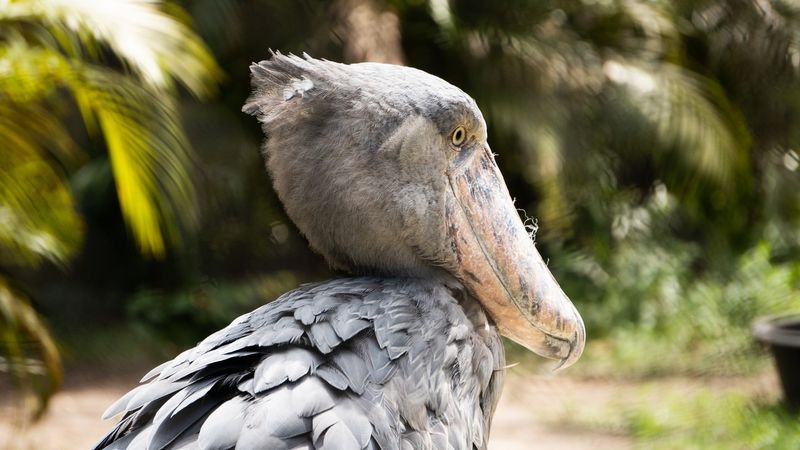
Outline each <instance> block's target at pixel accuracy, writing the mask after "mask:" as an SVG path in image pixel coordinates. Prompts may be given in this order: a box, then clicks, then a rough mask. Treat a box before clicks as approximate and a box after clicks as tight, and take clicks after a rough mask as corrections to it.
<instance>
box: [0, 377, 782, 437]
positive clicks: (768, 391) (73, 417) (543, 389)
mask: <svg viewBox="0 0 800 450" xmlns="http://www.w3.org/2000/svg"><path fill="white" fill-rule="evenodd" d="M145 372H146V369H144V368H142V369H131V370H128V371H125V372H121V373H115V374H107V373H96V372H86V371H77V372H76V371H72V372H68V373H67V378H66V383H65V387H64V389H63V390H62V391H61V392H60V393H58V394H57V395H56V396H55V397H54V399H53V400H52V403H51V407H50V409H49V411H48V413H47V414H46V416H45V417H44V418H43V419H42V420H41V421H40V422H38V423H37V424H35V425H32V426H20V424H19V423H17V422H16V421H15V420H14V416H13V415H12V409H11V407H10V405H9V403H8V402H7V401H5V402H3V400H2V399H0V449H6V450H33V449H49V450H61V449H64V450H66V449H80V448H89V447H90V446H91V445H92V444H93V443H94V442H95V441H96V440H98V439H99V438H100V437H101V436H102V435H103V433H104V432H105V431H107V430H108V429H109V428H110V426H111V423H110V422H103V421H101V420H100V415H101V414H102V412H103V411H104V410H105V409H106V407H108V406H109V405H110V404H111V403H112V402H114V401H115V400H116V399H117V398H119V397H120V396H121V395H122V394H124V393H125V392H127V390H128V389H130V388H131V387H132V386H134V385H135V383H136V382H137V381H138V379H139V378H140V377H141V375H142V374H143V373H145ZM709 388H711V389H712V390H714V391H719V392H725V391H729V390H736V391H738V392H742V391H745V392H753V393H757V394H759V395H777V394H776V393H777V390H778V387H777V380H776V379H775V377H774V375H772V374H771V373H768V374H765V375H762V376H759V377H751V378H746V379H730V378H725V379H687V378H669V379H661V380H658V381H650V382H613V381H608V380H577V379H574V378H570V377H569V375H567V374H557V375H552V374H530V373H529V372H528V371H526V370H525V369H522V368H513V369H511V371H510V374H509V377H508V380H507V382H506V386H505V389H504V391H503V396H502V398H501V401H500V405H499V406H498V408H497V413H496V415H495V418H494V424H493V427H492V435H491V441H490V446H489V448H491V449H501V450H522V449H525V450H528V449H534V450H536V449H540V450H560V449H569V450H582V449H592V450H606V449H609V450H610V449H615V450H618V449H626V448H631V447H632V445H633V442H632V441H631V439H630V438H629V437H627V436H625V435H624V434H623V433H622V432H621V431H616V432H614V431H613V430H608V431H602V430H601V431H595V430H591V431H587V429H581V428H579V427H575V426H569V425H565V424H567V423H570V420H567V419H568V418H569V417H570V416H571V415H573V414H575V413H576V412H578V411H579V412H580V414H581V415H589V416H591V415H592V414H603V413H604V411H608V408H610V407H612V406H613V407H619V406H620V405H621V404H623V405H624V404H626V403H627V404H631V405H632V404H636V403H639V404H641V402H659V401H661V399H663V398H666V397H671V398H674V397H675V396H680V395H686V394H691V393H693V392H697V391H699V390H701V389H709Z"/></svg>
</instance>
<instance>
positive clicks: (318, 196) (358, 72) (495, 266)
mask: <svg viewBox="0 0 800 450" xmlns="http://www.w3.org/2000/svg"><path fill="white" fill-rule="evenodd" d="M251 71H252V79H253V87H254V93H253V95H252V96H251V97H250V99H249V100H248V102H247V103H246V105H245V106H244V111H245V112H248V113H250V114H254V115H256V116H257V117H258V119H259V121H260V122H261V123H262V126H263V128H264V132H265V133H266V135H267V141H266V145H265V155H266V161H267V168H268V170H269V172H270V174H271V176H272V180H273V183H274V186H275V190H276V192H277V193H278V196H279V198H280V199H281V201H282V202H283V204H284V206H285V208H286V212H287V213H288V215H289V217H290V218H291V219H292V220H293V221H294V222H295V224H296V225H297V227H298V228H299V229H300V231H301V232H302V233H303V234H304V235H305V236H306V237H307V238H308V240H309V243H310V244H311V246H312V247H313V248H314V249H315V250H317V251H318V252H320V253H321V254H322V255H323V256H324V257H325V258H326V259H327V261H328V262H329V263H330V264H331V265H332V266H333V267H335V268H337V269H340V270H345V271H349V272H352V273H359V274H383V275H386V274H392V275H402V276H425V275H432V274H442V273H446V274H449V276H452V277H454V278H455V279H457V280H458V281H459V282H460V283H461V284H463V285H464V287H465V288H466V289H467V291H468V292H469V293H470V295H472V296H473V297H475V298H476V299H477V300H478V301H479V302H480V303H481V304H482V305H483V307H484V308H485V309H486V311H487V312H488V313H489V315H490V316H491V318H492V319H493V320H494V321H495V323H496V324H497V326H498V328H499V329H500V331H501V333H502V334H504V335H505V336H507V337H509V338H511V339H513V340H514V341H516V342H518V343H520V344H522V345H523V346H525V347H527V348H528V349H530V350H532V351H534V352H536V353H538V354H540V355H542V356H545V357H548V358H554V359H559V360H561V361H562V364H561V365H562V367H566V366H568V365H570V364H572V363H573V362H575V361H576V360H577V359H578V357H579V356H580V354H581V352H582V350H583V345H584V337H585V332H584V326H583V321H582V320H581V317H580V315H579V314H578V312H577V311H576V309H575V307H574V306H573V305H572V303H571V302H570V300H569V298H567V296H566V295H565V294H564V292H563V291H562V290H561V288H560V287H559V285H558V283H557V282H556V281H555V279H554V278H553V275H552V274H551V273H550V271H549V270H548V268H547V266H546V265H545V263H544V261H543V260H542V257H541V256H540V255H539V252H538V251H537V250H536V248H535V247H534V244H533V241H532V239H531V237H530V236H529V235H528V233H527V231H526V229H525V226H524V225H523V222H522V221H521V220H520V217H519V214H518V212H517V209H516V208H515V207H514V202H513V201H512V199H511V196H510V195H509V193H508V189H507V188H506V185H505V182H504V180H503V176H502V175H501V174H500V171H499V170H498V168H497V164H496V163H495V160H494V155H493V154H492V152H491V150H490V148H489V144H488V143H487V142H486V123H485V122H484V120H483V116H482V115H481V112H480V110H479V109H478V107H477V105H476V104H475V102H474V100H472V98H470V97H469V96H468V95H467V94H465V93H464V92H462V91H461V90H460V89H458V88H456V87H454V86H452V85H450V84H449V83H447V82H445V81H443V80H441V79H439V78H437V77H434V76H432V75H429V74H427V73H425V72H422V71H419V70H416V69H412V68H408V67H401V66H393V65H386V64H375V63H362V64H352V65H345V64H339V63H334V62H330V61H321V60H316V59H312V58H309V57H306V58H300V57H296V56H285V55H281V54H276V55H273V56H272V58H271V59H270V60H268V61H262V62H261V63H258V64H253V65H252V66H251Z"/></svg>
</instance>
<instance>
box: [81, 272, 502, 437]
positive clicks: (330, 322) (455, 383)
mask: <svg viewBox="0 0 800 450" xmlns="http://www.w3.org/2000/svg"><path fill="white" fill-rule="evenodd" d="M473 302H474V301H473V300H471V299H469V298H468V297H466V296H465V293H464V292H463V290H462V289H461V288H460V287H459V286H458V285H453V284H451V283H447V282H444V281H440V280H420V279H377V278H349V279H339V280H334V281H329V282H325V283H320V284H313V285H306V286H303V287H301V288H299V289H297V290H294V291H291V292H289V293H287V294H284V295H283V296H282V297H280V298H279V299H278V300H276V301H274V302H272V303H270V304H268V305H265V306H263V307H261V308H259V309H257V310H255V311H253V312H251V313H249V314H246V315H244V316H242V317H240V318H238V319H236V320H235V321H234V322H233V323H232V324H231V325H229V326H228V327H227V328H224V329H223V330H220V331H219V332H217V333H215V334H213V335H211V336H209V337H208V338H207V339H205V340H204V341H203V342H201V343H200V344H199V345H198V346H197V347H195V348H194V349H192V350H189V351H187V352H184V353H182V354H181V355H179V356H178V357H177V358H175V359H174V360H172V361H171V362H169V363H168V364H166V365H163V366H161V367H160V368H159V370H158V371H157V372H155V373H152V372H151V373H150V374H148V376H147V377H146V378H148V379H149V382H148V383H147V384H144V385H142V386H140V387H139V388H137V389H135V390H134V391H132V393H131V394H128V395H126V396H125V397H123V398H121V399H120V400H119V401H118V402H117V403H115V404H114V405H112V406H111V407H110V408H109V409H108V411H107V412H106V414H105V415H104V416H105V417H109V416H113V415H116V414H118V413H124V415H123V419H122V420H121V422H120V423H119V425H118V426H117V428H115V429H114V430H113V431H111V433H109V435H108V436H107V437H106V438H105V439H103V440H102V441H101V442H99V443H98V444H97V446H96V448H132V449H152V450H155V449H162V448H176V447H175V446H176V444H178V443H180V445H182V446H188V447H187V448H200V449H229V448H236V449H300V448H308V449H315V448H324V449H367V448H375V449H378V448H381V449H404V448H409V449H426V448H428V449H432V448H436V449H473V448H477V449H482V448H486V444H487V439H488V432H489V426H490V424H491V416H492V413H493V412H494V407H495V405H496V403H497V399H498V395H499V392H500V387H501V385H502V380H503V371H502V368H503V365H504V360H503V351H502V344H501V342H500V338H499V335H498V334H497V332H496V330H495V328H494V327H493V326H492V325H491V324H490V323H489V321H488V319H487V318H486V316H485V315H484V314H483V312H482V310H481V308H480V307H476V306H477V305H475V304H472V303H473Z"/></svg>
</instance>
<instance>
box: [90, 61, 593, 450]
mask: <svg viewBox="0 0 800 450" xmlns="http://www.w3.org/2000/svg"><path fill="white" fill-rule="evenodd" d="M251 71H252V82H253V89H254V92H253V95H252V96H251V97H250V98H249V100H248V101H247V103H246V104H245V106H244V109H243V110H244V111H245V112H247V113H250V114H253V115H255V116H256V117H257V118H258V120H259V121H260V122H261V124H262V126H263V129H264V132H265V133H266V135H267V140H266V144H265V149H264V153H265V155H266V166H267V169H268V171H269V173H270V175H271V177H272V180H273V183H274V188H275V191H276V192H277V194H278V196H279V198H280V200H281V201H282V203H283V205H284V207H285V208H286V212H287V213H288V216H289V217H290V218H291V219H292V221H294V223H295V224H296V225H297V227H298V228H299V230H300V231H301V232H302V233H303V234H304V235H305V236H306V237H307V239H308V241H309V243H310V245H311V246H312V247H313V248H314V249H315V250H316V251H317V252H319V253H321V254H322V256H323V257H324V258H325V259H326V260H327V262H328V263H329V264H330V265H331V266H332V267H333V268H335V269H337V270H339V271H341V272H344V273H347V274H349V276H348V277H347V278H339V279H334V280H331V281H326V282H322V283H315V284H309V285H304V286H301V287H299V288H297V289H296V290H293V291H291V292H288V293H286V294H284V295H282V296H281V297H280V298H278V299H277V300H275V301H273V302H271V303H269V304H267V305H264V306H262V307H260V308H258V309H256V310H255V311H253V312H251V313H249V314H245V315H244V316H242V317H239V318H238V319H236V320H234V321H233V323H231V324H230V325H229V326H228V327H226V328H224V329H222V330H220V331H218V332H216V333H214V334H212V335H211V336H209V337H208V338H207V339H205V340H204V341H202V342H201V343H200V344H198V345H197V346H196V347H195V348H193V349H190V350H187V351H185V352H184V353H182V354H180V355H179V356H177V357H176V358H175V359H174V360H172V361H169V362H167V363H165V364H163V365H161V366H159V367H157V368H155V369H153V370H152V371H151V372H150V373H148V374H147V375H145V377H144V379H143V380H142V382H143V383H144V384H142V385H140V386H139V387H138V388H136V389H134V390H132V391H131V392H130V393H128V394H127V395H125V396H124V397H122V398H121V399H120V400H119V401H117V402H116V403H115V404H114V405H112V406H111V407H110V408H109V409H108V410H107V411H106V413H105V417H111V416H114V415H116V414H119V413H122V414H123V415H122V418H121V420H120V422H119V424H118V425H117V426H116V428H114V429H113V430H112V431H111V432H110V433H109V434H108V435H107V436H106V437H105V438H103V439H102V440H101V441H100V442H99V443H98V444H97V447H96V448H109V449H121V448H135V449H140V448H141V449H151V450H157V449H164V448H199V449H233V448H235V449H367V448H368V449H384V450H388V449H484V448H486V447H487V441H488V435H489V427H490V425H491V420H492V414H493V413H494V409H495V406H496V405H497V401H498V397H499V394H500V390H501V387H502V384H503V375H504V366H505V360H504V353H503V346H502V343H501V340H500V336H501V335H505V336H507V337H509V338H511V339H513V340H514V341H516V342H518V343H520V344H522V345H523V346H525V347H527V348H528V349H530V350H532V351H533V352H535V353H538V354H539V355H542V356H544V357H547V358H554V359H556V360H560V362H561V366H562V367H566V366H569V365H570V364H572V363H573V362H575V360H577V359H578V357H579V356H580V354H581V351H582V350H583V345H584V328H583V322H582V320H581V317H580V315H579V314H578V312H577V311H576V310H575V308H574V307H573V305H572V304H571V303H570V301H569V299H568V298H567V296H566V295H565V294H564V292H563V291H562V290H561V288H560V287H559V285H558V283H557V282H556V281H555V279H554V278H553V276H552V275H551V274H550V271H549V270H548V268H547V266H546V265H545V263H544V262H543V260H542V258H541V256H540V255H539V253H538V252H537V250H536V248H535V247H534V243H533V241H532V240H531V237H530V236H529V235H528V233H527V231H526V228H525V227H524V225H523V222H522V221H521V220H520V218H519V215H518V212H517V209H516V208H515V207H514V202H513V200H512V199H511V197H510V195H509V193H508V190H507V188H506V186H505V182H504V181H503V177H502V175H501V174H500V171H499V170H498V168H497V165H496V164H495V160H494V155H493V154H492V151H491V150H490V148H489V145H488V143H487V142H486V123H485V122H484V119H483V117H482V115H481V112H480V111H479V110H478V107H477V106H476V104H475V102H474V101H473V99H472V98H470V97H469V96H468V95H467V94H465V93H464V92H462V91H461V90H459V89H458V88H456V87H454V86H452V85H450V84H448V83H447V82H445V81H443V80H441V79H439V78H437V77H434V76H432V75H429V74H427V73H425V72H422V71H419V70H415V69H412V68H407V67H400V66H393V65H385V64H373V63H363V64H352V65H345V64H339V63H335V62H330V61H321V60H316V59H312V58H310V57H305V58H300V57H297V56H285V55H281V54H275V55H273V56H272V57H271V59H270V60H268V61H262V62H260V63H258V64H253V65H252V66H251ZM255 239H257V237H255Z"/></svg>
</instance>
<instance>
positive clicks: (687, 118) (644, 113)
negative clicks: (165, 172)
mask: <svg viewBox="0 0 800 450" xmlns="http://www.w3.org/2000/svg"><path fill="white" fill-rule="evenodd" d="M603 67H604V71H605V73H606V75H607V76H608V79H609V81H610V82H611V83H612V84H613V85H616V86H618V87H621V88H622V89H623V91H624V93H625V95H624V96H622V101H623V102H624V103H625V106H626V107H629V108H632V109H633V110H635V111H636V112H637V113H638V115H639V116H640V117H642V118H644V119H645V120H646V121H647V122H649V124H650V125H651V126H652V127H653V129H654V131H655V137H656V139H657V140H658V141H659V142H658V144H659V145H655V146H654V150H658V149H659V148H661V149H666V150H669V151H671V152H674V154H676V155H677V156H678V158H680V159H681V160H682V161H683V162H684V164H686V165H687V166H688V167H690V168H693V169H694V170H695V171H696V172H697V173H698V174H700V175H701V176H702V177H705V178H708V179H711V180H713V181H715V182H716V183H718V184H720V185H723V186H728V185H730V183H732V182H733V181H734V177H733V175H734V174H735V173H736V170H737V168H738V167H739V166H740V165H741V164H742V163H744V162H746V161H743V158H745V157H746V156H745V155H746V153H747V151H748V149H749V146H750V137H749V134H748V132H747V129H746V126H745V125H744V123H743V121H742V120H741V118H739V117H737V115H736V111H735V110H734V109H733V108H732V107H731V106H730V105H729V104H727V101H726V99H725V97H724V95H723V94H722V92H721V90H715V89H714V85H713V83H712V82H711V81H710V80H707V79H704V78H703V77H701V76H699V75H697V74H695V73H692V72H689V71H687V70H685V69H682V68H680V67H678V66H674V65H670V64H667V63H662V64H656V65H636V64H629V63H624V62H620V61H616V60H609V61H607V62H606V63H605V64H604V66H603Z"/></svg>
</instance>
